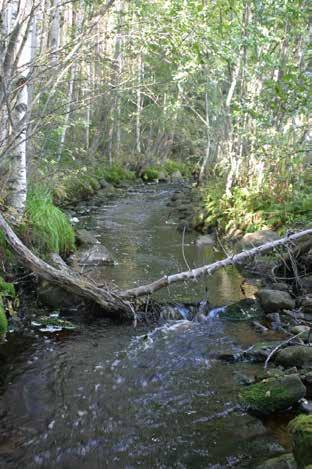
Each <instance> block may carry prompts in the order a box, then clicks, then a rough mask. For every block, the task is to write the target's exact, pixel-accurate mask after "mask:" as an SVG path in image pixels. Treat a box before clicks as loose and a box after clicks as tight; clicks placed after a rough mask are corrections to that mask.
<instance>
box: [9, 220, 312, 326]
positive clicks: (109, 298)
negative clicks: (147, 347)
mask: <svg viewBox="0 0 312 469" xmlns="http://www.w3.org/2000/svg"><path fill="white" fill-rule="evenodd" d="M0 229H1V230H2V231H3V233H4V236H5V238H6V240H7V242H8V244H9V245H10V246H11V248H12V249H13V251H14V252H15V254H16V255H17V256H18V257H19V259H20V260H21V262H22V263H23V264H24V265H25V266H26V267H27V268H29V269H30V270H31V271H32V272H35V273H36V274H37V275H38V276H39V277H41V278H43V279H45V280H47V281H48V282H50V283H51V284H54V285H57V286H59V287H61V288H63V289H64V290H66V291H69V292H70V293H74V294H76V295H78V296H80V297H82V298H85V299H88V300H91V301H93V302H95V303H97V304H98V305H99V306H100V307H101V308H102V309H103V311H106V312H109V313H116V314H119V315H120V314H122V315H126V316H127V317H133V307H132V305H131V301H133V300H135V299H136V298H139V297H143V296H148V295H151V294H153V293H155V292H156V291H158V290H160V289H161V288H164V287H168V286H169V285H171V284H173V283H177V282H182V281H186V280H197V279H198V278H200V277H202V276H204V275H211V274H212V273H213V272H215V271H216V270H218V269H221V268H222V267H227V266H231V265H236V264H240V263H242V262H243V261H246V260H247V259H248V258H253V257H256V256H258V255H262V254H264V253H266V252H268V251H271V250H272V249H275V248H276V247H278V246H284V245H287V244H288V243H290V242H294V241H296V240H298V239H300V238H303V237H304V236H307V235H309V236H311V235H312V229H307V230H304V231H300V232H298V233H295V234H292V235H290V236H287V237H285V238H281V239H279V240H276V241H271V242H268V243H265V244H262V245H261V246H258V247H255V248H253V249H249V250H247V251H243V252H240V253H239V254H235V255H233V256H229V257H227V258H225V259H223V260H220V261H217V262H214V263H212V264H208V265H204V266H202V267H198V268H196V269H190V270H187V271H185V272H179V273H176V274H173V275H168V276H164V277H162V278H160V279H158V280H156V281H154V282H152V283H149V284H147V285H142V286H140V287H137V288H132V289H129V290H111V289H108V288H100V287H98V286H96V285H95V284H94V283H92V282H91V281H90V280H88V279H87V278H86V277H84V276H82V275H79V274H77V273H76V272H74V271H72V270H71V269H56V268H55V267H52V266H51V265H50V264H48V263H47V262H45V261H43V260H42V259H40V258H39V257H38V256H36V255H35V254H34V253H33V252H31V251H30V249H28V248H27V247H26V246H25V245H24V244H23V243H22V241H21V240H20V239H19V238H18V237H17V236H16V234H15V233H14V231H13V230H12V228H11V227H10V226H9V224H8V223H7V222H6V220H5V219H4V217H3V216H2V215H1V214H0Z"/></svg>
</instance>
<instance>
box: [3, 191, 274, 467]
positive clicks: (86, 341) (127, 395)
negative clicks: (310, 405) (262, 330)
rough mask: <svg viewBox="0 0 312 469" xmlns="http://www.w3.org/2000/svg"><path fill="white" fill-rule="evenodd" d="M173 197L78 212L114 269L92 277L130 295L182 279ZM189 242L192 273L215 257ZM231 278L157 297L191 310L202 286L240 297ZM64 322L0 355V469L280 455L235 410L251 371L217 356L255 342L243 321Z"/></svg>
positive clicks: (242, 463)
mask: <svg viewBox="0 0 312 469" xmlns="http://www.w3.org/2000/svg"><path fill="white" fill-rule="evenodd" d="M173 191H174V188H173V187H170V186H169V187H164V186H149V187H145V188H143V189H142V188H139V189H137V190H136V189H132V190H131V191H129V192H128V193H127V196H126V197H124V198H119V199H115V200H112V201H111V202H109V203H107V201H106V202H104V201H103V202H102V203H101V204H100V205H99V206H97V207H95V206H94V207H92V204H91V207H90V206H88V207H86V206H84V207H82V210H81V211H80V214H78V217H79V219H80V226H81V227H87V228H88V229H91V230H92V231H93V232H94V233H95V234H96V235H97V237H98V239H99V240H100V241H101V242H103V244H105V246H106V247H107V248H109V249H110V250H111V252H112V253H113V254H114V257H115V259H116V260H117V265H115V266H114V267H106V268H105V269H102V270H101V271H100V273H99V274H98V276H102V280H104V279H105V281H110V280H112V279H113V280H114V281H115V282H116V283H117V284H118V285H119V286H120V287H130V286H135V285H139V284H141V283H143V282H144V283H145V282H149V281H151V280H153V279H156V278H158V277H159V276H161V275H163V274H164V273H174V272H176V271H179V270H186V266H185V261H184V260H183V256H182V244H181V234H180V233H178V231H177V230H176V220H175V219H174V217H173V216H172V214H171V213H170V209H169V208H168V207H167V203H168V201H169V199H170V196H171V195H172V193H173ZM86 208H87V209H86ZM86 212H87V213H86ZM194 240H195V235H190V234H187V235H186V237H185V242H184V244H185V246H184V250H185V258H186V260H187V262H188V264H189V265H190V266H191V267H193V266H198V265H201V264H203V263H207V262H211V261H213V260H215V259H218V258H220V257H222V254H221V253H219V252H216V251H214V250H213V249H212V248H210V247H204V248H202V247H201V248H200V247H196V245H195V243H194ZM241 280H242V279H241V277H240V275H239V274H238V272H237V271H235V269H233V268H231V269H228V270H222V271H219V272H217V273H216V274H215V275H214V276H212V277H209V278H208V279H207V280H206V281H204V282H201V283H189V284H187V285H183V284H182V285H180V286H177V287H174V288H170V290H166V291H163V292H160V293H159V294H158V298H159V299H161V300H162V301H167V300H168V301H170V302H171V303H176V302H180V303H182V302H187V301H191V302H197V301H200V300H202V299H203V298H204V297H205V295H206V293H205V289H206V288H207V291H208V298H209V301H210V302H211V304H212V305H213V306H221V305H224V304H226V303H231V302H234V301H236V300H239V299H240V298H241V293H240V288H239V286H240V283H241ZM211 316H213V315H211ZM71 319H72V320H73V321H74V322H76V324H77V325H78V329H77V330H76V331H75V332H71V333H57V334H47V333H42V334H40V335H34V336H25V335H18V334H10V335H9V337H8V342H7V343H6V344H5V345H3V346H1V349H0V357H1V365H0V366H1V368H0V370H1V376H0V378H1V379H0V395H1V402H0V424H1V439H0V467H1V468H11V467H12V468H13V467H21V465H23V466H24V467H27V468H37V467H38V468H39V467H44V468H54V467H58V468H75V469H76V468H77V469H79V468H88V469H92V468H129V469H130V468H136V467H144V468H153V467H157V468H158V467H159V468H171V467H174V468H226V467H238V468H240V467H250V468H253V467H255V466H256V464H257V463H258V462H261V461H263V460H264V459H266V458H268V457H269V456H270V455H274V454H277V453H279V452H280V451H281V450H282V448H281V446H280V443H279V441H278V438H277V435H275V434H274V432H272V431H270V430H269V429H268V428H265V427H264V426H263V425H262V423H261V422H260V421H258V420H256V419H255V418H253V417H251V416H249V415H247V414H246V413H244V412H243V411H242V410H241V409H240V408H239V406H238V397H237V396H238V392H239V387H240V385H239V381H240V374H241V373H244V374H245V375H247V376H248V375H250V376H253V375H254V373H255V372H256V371H258V370H259V369H260V367H259V366H258V365H254V364H248V363H239V364H229V363H225V362H221V361H219V360H217V359H216V358H215V357H216V356H217V354H218V353H219V352H224V351H231V352H233V351H238V350H241V349H242V348H245V347H247V346H249V345H251V344H253V343H254V341H255V340H256V335H255V332H254V331H253V329H252V328H251V327H250V326H249V325H248V324H247V323H245V322H239V323H238V322H227V321H224V320H222V319H220V318H219V317H211V318H210V319H208V320H207V321H204V322H194V321H193V322H191V321H188V320H185V319H181V320H179V321H177V320H175V321H172V320H171V321H170V320H163V321H161V322H159V323H158V324H154V325H147V324H145V325H143V324H139V325H138V326H137V327H136V328H135V327H134V326H133V324H120V323H115V322H112V321H110V320H108V319H105V318H99V317H94V316H92V315H85V316H84V317H81V316H79V318H78V317H77V318H75V316H72V317H71Z"/></svg>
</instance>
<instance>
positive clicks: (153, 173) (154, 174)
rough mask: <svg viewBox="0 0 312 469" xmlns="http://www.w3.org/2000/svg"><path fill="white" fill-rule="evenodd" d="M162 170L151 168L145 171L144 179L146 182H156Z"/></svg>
mask: <svg viewBox="0 0 312 469" xmlns="http://www.w3.org/2000/svg"><path fill="white" fill-rule="evenodd" d="M159 174H160V170H159V169H158V168H155V167H154V166H150V167H149V168H146V169H145V170H144V171H143V174H142V179H143V180H144V181H146V182H149V181H156V180H157V179H158V178H159Z"/></svg>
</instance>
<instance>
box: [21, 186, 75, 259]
mask: <svg viewBox="0 0 312 469" xmlns="http://www.w3.org/2000/svg"><path fill="white" fill-rule="evenodd" d="M25 221H26V227H27V228H26V231H27V232H29V231H30V239H31V243H32V244H33V246H34V247H36V248H37V249H38V250H39V252H41V253H43V254H47V253H50V252H56V253H59V254H68V253H69V252H71V251H73V250H74V248H75V234H74V230H73V228H72V226H71V224H70V222H69V220H68V218H67V216H66V215H65V213H64V212H62V210H61V209H59V208H58V207H56V206H55V205H54V204H53V200H52V195H51V193H50V191H49V190H46V189H45V188H43V187H39V186H37V187H35V188H31V189H30V190H29V192H28V196H27V205H26V220H25Z"/></svg>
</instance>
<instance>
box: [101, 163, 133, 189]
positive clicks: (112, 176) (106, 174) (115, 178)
mask: <svg viewBox="0 0 312 469" xmlns="http://www.w3.org/2000/svg"><path fill="white" fill-rule="evenodd" d="M95 175H96V177H97V178H98V179H105V180H106V181H107V182H109V183H111V184H116V185H118V184H120V183H121V182H122V181H132V180H133V179H135V173H134V172H133V171H129V170H127V169H125V168H123V167H122V166H119V165H113V166H106V165H102V166H99V167H98V168H97V169H96V170H95Z"/></svg>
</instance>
